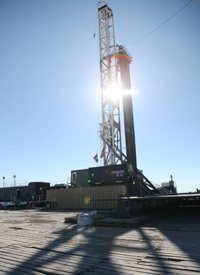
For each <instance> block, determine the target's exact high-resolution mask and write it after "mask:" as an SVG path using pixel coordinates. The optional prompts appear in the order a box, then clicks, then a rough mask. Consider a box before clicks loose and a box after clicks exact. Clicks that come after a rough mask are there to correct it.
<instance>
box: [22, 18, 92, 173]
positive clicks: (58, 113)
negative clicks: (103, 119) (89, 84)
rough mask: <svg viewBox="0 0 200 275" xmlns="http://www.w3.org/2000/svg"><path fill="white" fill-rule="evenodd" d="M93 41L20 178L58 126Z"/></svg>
mask: <svg viewBox="0 0 200 275" xmlns="http://www.w3.org/2000/svg"><path fill="white" fill-rule="evenodd" d="M96 27H97V22H96V24H95V28H94V32H96ZM93 41H94V39H93V37H91V40H90V44H89V47H88V49H87V51H86V52H85V55H84V57H83V59H82V63H81V64H80V65H79V68H78V70H77V73H76V75H75V78H74V80H73V82H72V85H71V88H70V89H69V92H68V93H66V96H65V98H64V100H63V103H62V104H61V106H60V108H59V110H58V112H57V114H56V116H55V117H54V119H53V121H52V122H51V124H50V126H49V128H48V130H47V132H46V134H45V135H44V137H43V139H42V140H41V142H40V144H39V145H38V147H37V148H36V149H35V151H34V153H33V154H32V156H31V157H30V159H29V160H28V161H27V163H26V165H25V166H24V168H23V170H22V171H21V173H20V176H21V175H22V174H23V173H24V171H25V170H26V168H27V167H28V166H29V165H30V163H31V162H32V160H33V158H34V157H35V155H36V154H37V153H38V151H39V150H40V148H41V147H42V145H43V144H44V143H45V141H46V139H47V138H48V136H49V135H50V132H51V130H52V129H53V127H54V126H55V124H56V122H57V120H58V118H59V116H60V114H61V112H62V110H63V109H64V107H65V104H66V102H67V99H68V98H69V96H70V95H71V93H72V91H73V89H74V88H75V86H76V84H77V82H78V78H79V76H80V73H81V70H82V68H83V67H84V64H85V61H86V58H87V56H88V55H89V53H90V50H91V47H92V45H93Z"/></svg>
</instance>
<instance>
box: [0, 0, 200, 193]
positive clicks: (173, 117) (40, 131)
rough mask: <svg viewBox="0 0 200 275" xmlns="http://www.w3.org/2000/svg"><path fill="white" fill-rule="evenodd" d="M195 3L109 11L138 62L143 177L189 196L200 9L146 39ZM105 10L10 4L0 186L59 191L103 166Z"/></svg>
mask: <svg viewBox="0 0 200 275" xmlns="http://www.w3.org/2000/svg"><path fill="white" fill-rule="evenodd" d="M187 2H189V0H188V1H187V0H132V1H130V0H129V1H128V0H123V1H120V0H110V1H107V3H108V4H109V6H110V7H111V9H112V10H113V13H114V23H115V38H116V41H117V43H118V44H122V45H125V46H126V48H127V49H128V51H129V52H130V53H131V55H132V57H133V62H132V64H131V82H132V88H133V89H136V90H137V91H138V92H137V93H136V94H135V95H134V96H133V107H134V121H135V134H136V148H137V162H138V168H139V169H142V170H143V171H144V174H145V175H146V176H147V177H148V178H149V179H150V180H151V181H153V182H166V181H168V180H169V177H170V175H173V177H174V180H175V181H176V183H177V187H178V191H179V192H188V191H195V189H196V188H200V175H199V174H200V173H199V170H200V169H199V167H200V160H199V159H200V157H199V155H200V142H199V140H200V127H199V121H200V108H199V102H200V93H199V92H200V53H199V49H200V34H199V29H200V1H199V0H193V1H192V2H191V3H190V4H189V5H187V6H186V7H185V8H184V9H183V10H182V11H181V12H179V13H178V14H177V15H176V16H174V17H173V18H172V19H171V20H169V21H168V22H167V23H166V24H164V25H163V26H162V27H161V28H159V29H157V30H156V31H154V32H152V33H151V34H150V35H149V36H147V37H146V38H144V39H141V40H139V41H138V39H140V38H141V37H143V36H145V35H146V34H148V33H150V32H151V31H152V30H154V29H155V28H157V27H158V26H159V25H160V24H162V23H163V22H165V21H166V20H167V19H168V18H169V17H170V16H172V15H173V14H174V13H175V12H177V11H178V10H179V9H180V8H181V7H183V6H184V5H185V4H186V3H187ZM97 3H98V1H95V0H84V1H82V0H79V1H78V0H75V1H69V0H59V1H56V0H18V1H14V0H0V37H1V43H0V102H1V108H0V133H1V137H0V152H1V163H0V177H1V178H0V182H2V177H3V176H4V177H5V178H6V182H11V181H12V180H13V175H14V174H16V180H17V181H22V180H26V181H28V182H30V181H51V182H54V183H55V182H56V181H64V180H67V177H69V176H70V171H71V170H75V169H84V168H88V167H92V166H95V165H96V164H95V163H94V161H93V156H94V155H95V154H96V152H97V150H98V149H99V148H100V142H99V141H98V132H97V131H98V129H99V128H98V123H99V122H100V114H99V113H100V111H99V108H100V107H99V104H98V100H99V95H98V93H99V86H100V72H99V42H98V24H97V19H98V15H97ZM94 32H95V33H96V37H95V38H93V34H94ZM98 153H99V152H98Z"/></svg>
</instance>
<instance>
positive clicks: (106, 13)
mask: <svg viewBox="0 0 200 275" xmlns="http://www.w3.org/2000/svg"><path fill="white" fill-rule="evenodd" d="M102 3H104V2H100V3H99V7H98V19H99V49H100V77H101V108H102V123H101V124H100V136H101V138H102V140H103V155H104V154H105V155H104V165H109V164H118V163H121V162H123V159H122V158H123V153H122V143H121V130H120V128H121V127H120V108H119V99H117V98H116V99H113V98H112V100H111V98H109V97H108V92H107V91H108V90H109V88H110V87H111V86H112V87H113V86H114V85H116V86H117V84H118V76H117V74H118V66H117V57H116V53H117V47H116V45H115V34H114V20H113V13H112V10H111V9H110V8H109V7H108V6H107V5H103V6H101V7H100V5H102Z"/></svg>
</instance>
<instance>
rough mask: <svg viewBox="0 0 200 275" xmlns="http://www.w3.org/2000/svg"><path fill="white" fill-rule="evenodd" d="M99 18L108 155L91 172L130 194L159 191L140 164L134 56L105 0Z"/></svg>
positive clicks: (103, 131) (105, 150)
mask: <svg viewBox="0 0 200 275" xmlns="http://www.w3.org/2000/svg"><path fill="white" fill-rule="evenodd" d="M98 21H99V50H100V76H101V108H102V123H101V124H100V137H101V139H102V142H103V149H102V153H101V157H103V158H104V166H103V167H98V168H93V169H92V168H90V169H92V170H91V173H89V175H90V174H91V175H93V177H91V178H90V182H91V183H93V184H94V183H98V182H101V183H104V184H108V183H112V182H114V181H115V182H119V183H122V182H123V183H124V184H126V187H127V190H128V193H129V195H149V194H151V195H153V194H158V193H159V191H158V190H157V189H156V188H155V186H154V185H153V184H152V183H151V182H150V181H149V180H148V179H147V178H146V177H145V176H144V175H143V173H142V172H141V171H140V170H139V169H138V168H137V159H136V145H135V131H134V119H133V105H132V95H131V80H130V69H129V66H130V63H131V62H132V57H131V55H130V54H129V52H128V51H127V49H126V48H125V47H124V46H122V45H117V44H116V42H115V33H114V18H113V12H112V10H111V9H110V8H109V6H108V5H107V4H106V3H105V2H104V1H103V2H99V4H98ZM119 86H120V90H121V92H120V93H121V94H122V107H123V117H124V129H125V142H126V154H124V153H123V152H122V140H121V135H122V133H121V119H120V117H121V116H120V103H119V97H118V96H115V94H117V91H118V90H119V88H118V87H119ZM95 174H96V176H95ZM114 175H115V176H116V177H118V178H116V177H114ZM116 179H118V180H116Z"/></svg>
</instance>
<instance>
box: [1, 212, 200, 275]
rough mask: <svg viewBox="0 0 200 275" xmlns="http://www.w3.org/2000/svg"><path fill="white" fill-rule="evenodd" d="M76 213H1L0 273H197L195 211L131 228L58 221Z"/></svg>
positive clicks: (199, 223) (198, 216) (199, 254)
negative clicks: (83, 225)
mask: <svg viewBox="0 0 200 275" xmlns="http://www.w3.org/2000/svg"><path fill="white" fill-rule="evenodd" d="M77 213H80V212H63V211H57V212H56V211H52V212H51V211H41V210H40V209H24V210H16V211H13V210H12V211H10V210H6V209H1V210H0V226H1V230H0V274H68V273H71V274H139V273H140V274H199V270H200V246H199V244H200V232H199V231H200V209H199V208H186V209H179V210H177V211H173V213H169V214H168V215H165V216H162V217H159V218H158V217H157V218H154V219H153V220H149V221H148V222H145V223H144V224H142V225H138V226H135V227H129V226H126V227H118V226H117V223H116V226H112V227H109V226H94V225H92V226H88V227H85V228H84V227H80V226H77V225H76V224H71V223H65V222H64V219H65V218H66V217H73V216H75V215H76V214H77ZM120 226H121V225H120Z"/></svg>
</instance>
